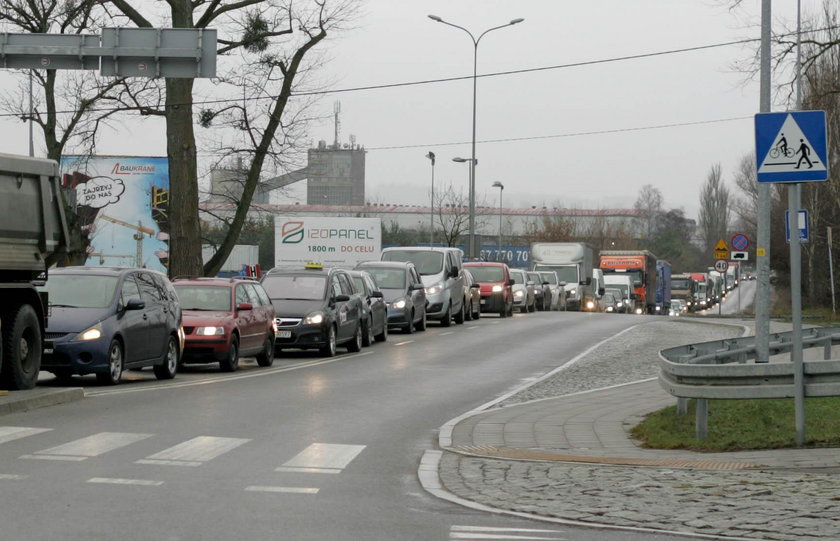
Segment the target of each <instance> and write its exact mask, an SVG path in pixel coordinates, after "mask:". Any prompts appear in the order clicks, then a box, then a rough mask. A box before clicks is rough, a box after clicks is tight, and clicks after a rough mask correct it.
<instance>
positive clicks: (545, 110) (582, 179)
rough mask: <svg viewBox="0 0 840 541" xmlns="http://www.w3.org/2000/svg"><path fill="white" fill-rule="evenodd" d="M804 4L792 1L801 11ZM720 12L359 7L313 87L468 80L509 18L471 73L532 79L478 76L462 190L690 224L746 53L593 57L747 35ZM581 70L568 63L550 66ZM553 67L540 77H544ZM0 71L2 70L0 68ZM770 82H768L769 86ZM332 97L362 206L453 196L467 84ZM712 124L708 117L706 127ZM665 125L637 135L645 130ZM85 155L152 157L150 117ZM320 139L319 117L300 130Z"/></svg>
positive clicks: (679, 0)
mask: <svg viewBox="0 0 840 541" xmlns="http://www.w3.org/2000/svg"><path fill="white" fill-rule="evenodd" d="M820 3H821V2H820V0H803V2H802V4H803V13H804V14H805V15H807V14H809V13H812V12H813V11H814V10H816V9H817V8H818V6H819V4H820ZM742 4H743V6H742V7H741V8H739V9H738V10H737V11H736V12H732V11H730V10H729V9H727V7H726V4H725V3H724V2H723V1H717V0H706V1H694V0H632V1H628V0H598V1H590V2H573V1H569V0H519V1H515V2H514V1H510V0H458V1H454V0H425V1H423V2H417V1H414V0H367V1H366V2H365V3H364V7H363V10H362V12H361V13H360V14H359V17H358V19H357V21H356V24H355V28H354V29H352V30H350V31H347V32H346V33H344V34H342V35H341V36H339V37H336V38H334V39H331V40H330V42H329V43H328V44H327V47H328V48H329V49H328V51H327V54H328V56H329V57H330V60H329V63H328V64H327V65H326V67H325V68H324V69H325V70H326V71H325V73H324V79H325V80H331V81H333V84H332V86H333V88H334V89H343V88H355V87H367V86H373V85H387V84H392V83H404V82H413V81H427V80H435V79H444V78H452V77H459V76H471V75H472V60H473V45H472V42H471V41H470V39H469V36H467V34H466V33H465V32H463V31H461V30H458V29H456V28H452V27H450V26H446V25H444V24H440V23H437V22H434V21H432V20H430V19H429V18H428V17H427V15H428V14H435V15H438V16H440V17H442V18H443V19H444V20H446V21H449V22H452V23H453V24H457V25H460V26H464V27H466V28H467V29H469V30H470V31H472V32H473V33H474V34H475V35H478V34H480V33H481V32H482V31H484V30H486V29H487V28H490V27H493V26H497V25H500V24H505V23H507V22H508V21H510V20H512V19H515V18H524V19H525V21H524V22H522V23H521V24H517V25H514V26H510V27H505V28H502V29H499V30H495V31H493V32H491V33H489V34H487V35H485V36H484V38H483V39H482V40H481V42H480V45H479V48H478V73H479V75H481V74H491V73H500V72H509V71H515V70H532V71H527V72H524V73H522V72H520V73H515V74H509V75H498V76H493V77H483V78H479V80H478V100H477V110H478V114H477V119H478V120H477V140H478V145H477V150H476V157H477V158H478V161H479V163H478V167H477V170H476V192H477V197H478V199H479V202H481V199H482V198H485V197H486V203H487V204H490V205H496V204H498V199H497V198H498V190H497V189H493V188H491V187H490V186H491V185H492V184H493V182H495V181H500V182H502V183H503V184H504V186H505V191H504V203H505V206H515V207H530V206H531V205H539V206H542V205H547V206H557V205H558V204H559V205H562V206H568V207H579V208H629V207H632V205H633V202H634V201H635V199H636V195H637V193H638V191H639V188H640V187H641V186H642V185H644V184H652V185H654V186H656V187H657V188H659V189H660V190H661V191H662V193H663V195H664V199H665V206H666V207H667V208H675V207H682V208H684V209H685V211H686V214H687V216H688V217H691V218H696V215H697V211H698V206H699V205H698V198H699V191H700V186H701V185H702V183H703V182H704V180H705V178H706V176H707V174H708V172H709V170H710V168H711V166H712V165H713V164H715V163H720V164H721V166H722V169H723V173H724V178H725V180H727V181H728V182H730V183H731V179H732V177H733V174H734V172H735V169H736V167H737V164H738V161H739V160H740V159H741V157H742V156H744V155H746V154H749V153H751V152H752V151H753V144H754V143H753V123H752V115H754V114H755V113H756V112H758V108H759V86H758V81H757V80H754V81H747V80H746V77H745V75H744V74H743V73H738V72H736V71H735V70H734V69H733V67H734V64H735V63H736V62H738V61H742V62H743V61H748V60H749V59H750V58H751V56H752V54H753V51H754V49H755V48H756V47H757V45H755V44H750V45H730V46H725V47H716V48H709V49H705V50H699V51H693V52H681V53H676V54H669V55H659V56H650V57H647V58H639V59H631V60H621V61H612V62H605V61H607V60H610V59H617V58H620V57H626V56H635V55H645V54H652V53H662V52H667V51H673V50H677V49H684V48H692V47H700V46H708V45H715V44H721V43H726V42H730V41H734V40H740V39H745V38H758V37H759V32H760V28H759V26H758V25H759V22H760V19H759V16H758V13H759V10H760V4H761V2H760V0H744V2H742ZM773 10H774V13H773V18H774V30H775V31H777V32H780V31H782V30H783V27H782V24H783V23H785V24H787V25H789V26H793V25H794V23H795V18H796V0H776V1H774V2H773ZM583 62H590V63H591V62H594V63H592V64H589V65H584V66H577V67H557V66H564V65H569V64H575V63H583ZM553 67H555V68H554V69H549V68H553ZM0 77H2V73H0ZM777 82H779V81H774V83H777ZM335 101H340V102H341V139H342V142H347V141H348V140H349V136H350V134H353V135H355V137H356V142H357V143H359V144H362V145H364V146H365V148H366V149H367V150H368V154H367V198H368V199H369V200H374V201H377V202H383V203H406V204H409V203H410V204H427V203H428V197H429V186H430V181H431V166H430V162H429V160H427V159H426V158H425V155H426V153H427V152H428V151H433V152H434V153H435V154H436V155H437V164H436V169H435V183H436V186H441V185H442V184H448V183H452V184H453V185H454V186H456V187H457V188H463V189H464V190H465V191H466V189H467V186H468V165H467V164H458V163H454V162H452V158H453V157H456V156H459V157H467V158H468V157H469V155H470V144H469V143H470V139H471V129H472V80H471V79H470V78H468V79H466V80H462V81H454V82H436V83H429V84H420V85H412V86H404V87H398V88H382V89H367V90H359V91H353V92H342V93H335V94H328V95H325V96H324V97H323V98H322V99H321V102H320V104H319V107H320V108H321V109H322V110H323V111H322V112H323V113H324V114H325V115H326V114H328V113H330V112H331V111H332V110H333V107H334V102H335ZM712 121H717V122H712ZM672 124H677V125H678V126H673V127H667V128H659V129H643V128H650V127H653V126H663V125H672ZM0 130H2V132H0V133H2V135H0V137H2V141H3V148H2V151H3V152H11V153H23V154H25V153H26V152H27V149H28V146H27V143H26V130H25V128H24V126H23V125H22V124H21V123H20V122H19V121H18V122H15V121H11V120H8V119H0ZM118 135H119V136H110V137H107V138H105V139H104V140H103V141H102V142H101V143H100V145H99V150H100V152H101V153H103V154H129V155H158V156H160V155H165V154H166V150H165V134H164V131H163V126H162V124H161V123H155V122H146V123H143V124H130V123H129V124H126V125H125V126H124V127H123V128H122V129H121V131H120V133H119V134H118ZM310 136H311V138H312V140H313V142H317V140H319V139H324V140H326V141H328V142H332V140H333V138H334V126H333V123H332V121H331V120H330V121H328V122H324V123H322V124H321V125H315V126H312V128H311V129H310Z"/></svg>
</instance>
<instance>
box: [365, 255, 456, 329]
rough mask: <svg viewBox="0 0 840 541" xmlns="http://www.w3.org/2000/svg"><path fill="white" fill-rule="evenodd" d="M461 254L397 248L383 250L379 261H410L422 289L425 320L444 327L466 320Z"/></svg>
mask: <svg viewBox="0 0 840 541" xmlns="http://www.w3.org/2000/svg"><path fill="white" fill-rule="evenodd" d="M463 258H464V252H463V251H461V250H460V249H459V248H423V247H419V246H399V247H391V248H384V249H383V250H382V257H381V259H382V261H411V262H412V263H414V266H415V267H416V268H417V270H418V271H420V278H421V279H422V280H423V285H424V286H426V317H427V318H428V319H430V320H434V321H440V324H441V325H442V326H444V327H448V326H450V325H451V324H452V320H453V319H454V320H455V323H458V324H461V323H463V322H464V320H465V319H466V317H465V316H466V306H467V303H466V299H465V288H464V273H463Z"/></svg>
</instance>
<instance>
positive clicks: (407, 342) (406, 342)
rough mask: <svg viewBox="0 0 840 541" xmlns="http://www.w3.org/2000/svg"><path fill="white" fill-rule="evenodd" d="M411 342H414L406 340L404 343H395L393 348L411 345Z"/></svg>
mask: <svg viewBox="0 0 840 541" xmlns="http://www.w3.org/2000/svg"><path fill="white" fill-rule="evenodd" d="M412 342H414V340H406V341H405V342H397V343H396V344H394V345H395V346H404V345H406V344H411V343H412Z"/></svg>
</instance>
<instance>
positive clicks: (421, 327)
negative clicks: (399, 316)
mask: <svg viewBox="0 0 840 541" xmlns="http://www.w3.org/2000/svg"><path fill="white" fill-rule="evenodd" d="M415 328H416V329H417V330H418V331H425V330H426V309H425V308H424V309H423V317H421V318H420V321H418V322H417V325H416V327H415Z"/></svg>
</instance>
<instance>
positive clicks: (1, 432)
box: [0, 426, 52, 443]
mask: <svg viewBox="0 0 840 541" xmlns="http://www.w3.org/2000/svg"><path fill="white" fill-rule="evenodd" d="M50 430H52V428H30V427H26V426H0V443H6V442H7V441H12V440H17V439H20V438H25V437H27V436H34V435H35V434H40V433H41V432H49V431H50Z"/></svg>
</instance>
